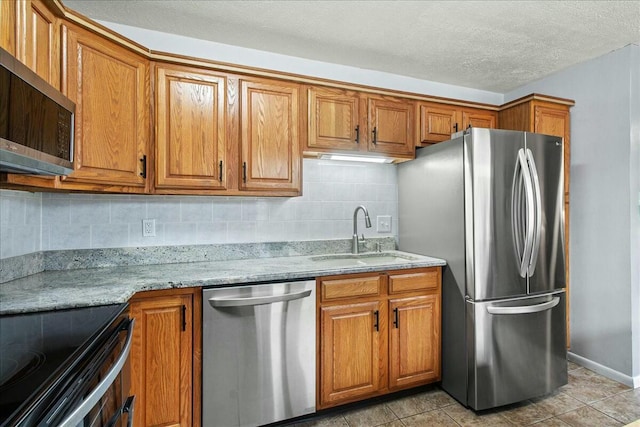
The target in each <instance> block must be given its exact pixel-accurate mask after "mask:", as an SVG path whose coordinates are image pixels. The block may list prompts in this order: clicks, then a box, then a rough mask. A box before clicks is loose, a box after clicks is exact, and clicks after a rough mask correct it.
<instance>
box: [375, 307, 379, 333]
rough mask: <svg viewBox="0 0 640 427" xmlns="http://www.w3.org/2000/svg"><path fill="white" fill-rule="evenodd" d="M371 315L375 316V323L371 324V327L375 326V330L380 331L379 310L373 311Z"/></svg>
mask: <svg viewBox="0 0 640 427" xmlns="http://www.w3.org/2000/svg"><path fill="white" fill-rule="evenodd" d="M373 315H374V316H375V318H376V323H374V324H373V327H374V328H376V331H380V311H378V310H376V311H374V312H373Z"/></svg>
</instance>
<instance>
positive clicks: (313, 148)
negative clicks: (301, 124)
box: [305, 87, 415, 157]
mask: <svg viewBox="0 0 640 427" xmlns="http://www.w3.org/2000/svg"><path fill="white" fill-rule="evenodd" d="M307 96H308V117H307V120H308V134H307V136H308V139H307V144H306V147H305V152H307V153H311V154H314V153H320V152H349V153H352V154H366V153H380V154H385V155H389V156H391V157H393V156H398V157H413V153H414V151H413V150H414V145H415V140H414V127H415V126H414V123H415V102H413V101H410V100H406V99H402V98H395V97H388V96H378V95H368V94H365V93H360V92H355V91H351V90H343V89H333V88H326V87H309V88H308V90H307Z"/></svg>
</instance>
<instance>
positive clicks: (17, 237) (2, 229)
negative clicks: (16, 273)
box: [0, 190, 42, 259]
mask: <svg viewBox="0 0 640 427" xmlns="http://www.w3.org/2000/svg"><path fill="white" fill-rule="evenodd" d="M41 236H42V196H41V194H40V193H27V192H25V191H12V190H0V259H4V258H9V257H13V256H17V255H24V254H29V253H32V252H37V251H39V250H41V248H42V243H41V242H42V240H41V239H42V237H41Z"/></svg>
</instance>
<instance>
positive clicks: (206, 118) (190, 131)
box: [155, 66, 228, 192]
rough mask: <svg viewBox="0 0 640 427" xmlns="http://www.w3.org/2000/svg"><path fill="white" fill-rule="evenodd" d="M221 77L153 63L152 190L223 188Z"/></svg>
mask: <svg viewBox="0 0 640 427" xmlns="http://www.w3.org/2000/svg"><path fill="white" fill-rule="evenodd" d="M226 81H227V78H226V75H224V74H218V73H213V72H207V71H204V70H194V69H189V68H185V67H177V66H176V67H164V66H159V67H157V69H156V121H155V123H156V161H155V164H156V174H155V188H156V190H157V192H163V191H165V190H170V189H184V188H187V189H201V190H212V189H215V190H224V189H226V183H227V178H226V174H225V167H227V166H228V162H227V159H226V147H227V131H226V127H227V102H226V99H227V97H226V89H227V84H226Z"/></svg>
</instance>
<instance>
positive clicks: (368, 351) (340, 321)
mask: <svg viewBox="0 0 640 427" xmlns="http://www.w3.org/2000/svg"><path fill="white" fill-rule="evenodd" d="M440 283H441V272H440V268H439V267H431V268H422V269H414V270H403V271H391V272H386V273H365V274H354V275H347V276H334V277H325V278H320V279H318V295H320V301H319V308H318V324H319V328H318V349H319V358H318V363H319V367H318V375H319V377H318V387H319V390H318V408H319V409H324V408H328V407H331V406H335V405H340V404H343V403H347V402H353V401H356V400H361V399H364V398H368V397H372V396H376V395H380V394H385V393H388V392H391V391H396V390H399V389H402V388H407V387H414V386H417V385H421V384H427V383H430V382H433V381H438V380H439V379H440V306H441V304H440V295H441V292H440Z"/></svg>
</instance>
